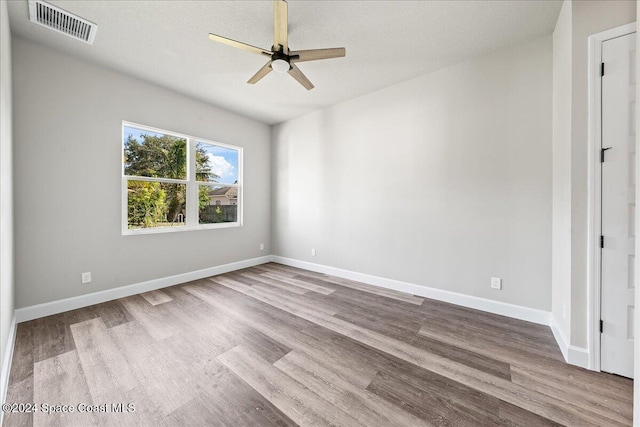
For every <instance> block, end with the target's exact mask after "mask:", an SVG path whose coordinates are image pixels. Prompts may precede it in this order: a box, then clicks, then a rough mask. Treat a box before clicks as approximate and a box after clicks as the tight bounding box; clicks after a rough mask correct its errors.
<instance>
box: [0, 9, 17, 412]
mask: <svg viewBox="0 0 640 427" xmlns="http://www.w3.org/2000/svg"><path fill="white" fill-rule="evenodd" d="M11 99H12V98H11V33H10V31H9V15H8V14H7V3H6V2H4V1H0V367H4V366H5V363H7V362H8V361H7V360H5V356H6V355H5V352H6V351H7V345H8V344H9V343H8V340H9V335H10V332H11V331H10V327H11V320H12V318H13V308H14V280H13V181H12V145H13V137H12V130H11V128H12V111H11V110H12V104H11ZM2 373H3V374H5V372H4V371H2ZM6 380H7V379H6V378H2V380H1V381H0V394H2V396H0V402H4V392H5V389H4V385H5V381H6Z"/></svg>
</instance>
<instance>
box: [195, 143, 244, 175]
mask: <svg viewBox="0 0 640 427" xmlns="http://www.w3.org/2000/svg"><path fill="white" fill-rule="evenodd" d="M196 180H197V181H201V182H219V183H222V184H237V183H238V150H234V149H232V148H226V147H220V146H218V145H211V144H206V143H204V142H198V143H197V144H196Z"/></svg>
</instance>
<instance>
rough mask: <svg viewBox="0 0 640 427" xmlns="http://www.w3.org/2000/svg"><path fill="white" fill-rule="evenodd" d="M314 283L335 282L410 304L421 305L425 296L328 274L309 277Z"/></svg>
mask: <svg viewBox="0 0 640 427" xmlns="http://www.w3.org/2000/svg"><path fill="white" fill-rule="evenodd" d="M307 280H309V281H311V282H313V283H324V284H327V283H333V284H336V285H339V286H344V287H347V288H351V289H356V290H359V291H362V292H367V293H370V294H375V295H380V296H383V297H385V298H391V299H395V300H398V301H402V302H407V303H409V304H414V305H421V304H422V302H423V301H424V298H421V297H417V296H415V295H410V294H406V293H404V292H399V291H394V290H393V289H386V288H382V287H379V286H372V285H365V284H363V283H358V282H355V281H353V280H349V279H343V278H341V277H335V276H328V277H326V278H322V279H307Z"/></svg>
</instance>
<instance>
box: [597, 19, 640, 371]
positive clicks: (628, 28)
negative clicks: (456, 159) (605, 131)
mask: <svg viewBox="0 0 640 427" xmlns="http://www.w3.org/2000/svg"><path fill="white" fill-rule="evenodd" d="M635 32H636V23H635V22H633V23H630V24H626V25H622V26H620V27H616V28H612V29H610V30H607V31H603V32H601V33H597V34H593V35H591V36H589V39H588V43H589V56H588V58H589V60H588V67H589V69H588V85H589V86H588V102H589V104H588V108H589V116H588V126H589V129H588V143H587V147H588V172H587V174H588V201H587V206H588V213H587V224H588V233H587V234H588V236H587V347H588V348H587V349H588V355H589V356H588V364H587V367H588V368H589V369H591V370H594V371H600V351H601V347H600V309H601V301H600V296H601V292H602V281H601V266H602V264H601V261H602V254H601V251H600V249H601V248H600V235H601V234H602V217H601V216H602V215H601V203H602V194H601V190H602V186H601V181H602V169H601V164H600V149H601V148H602V92H601V89H602V77H601V76H600V64H601V62H602V43H604V42H605V41H607V40H611V39H615V38H618V37H622V36H626V35H628V34H632V33H635ZM605 73H606V69H605ZM636 179H637V178H636ZM637 223H638V222H637V221H636V224H637ZM638 240H640V239H638ZM636 245H637V244H636ZM639 263H640V257H637V258H636V265H635V267H636V271H638V272H640V268H638V265H639Z"/></svg>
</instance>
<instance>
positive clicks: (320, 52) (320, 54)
mask: <svg viewBox="0 0 640 427" xmlns="http://www.w3.org/2000/svg"><path fill="white" fill-rule="evenodd" d="M346 54H347V50H346V49H345V48H343V47H333V48H330V49H309V50H296V51H292V52H289V55H290V56H294V55H297V56H299V58H291V62H305V61H317V60H319V59H330V58H342V57H343V56H345V55H346Z"/></svg>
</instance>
